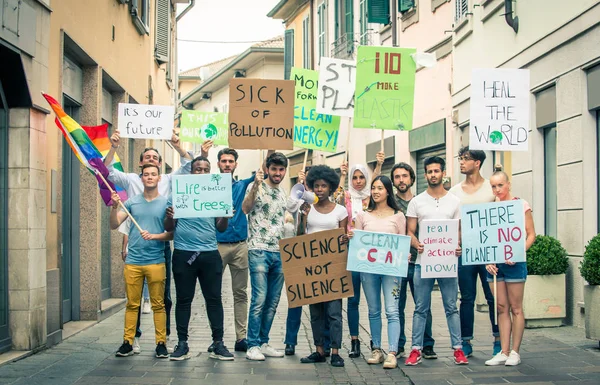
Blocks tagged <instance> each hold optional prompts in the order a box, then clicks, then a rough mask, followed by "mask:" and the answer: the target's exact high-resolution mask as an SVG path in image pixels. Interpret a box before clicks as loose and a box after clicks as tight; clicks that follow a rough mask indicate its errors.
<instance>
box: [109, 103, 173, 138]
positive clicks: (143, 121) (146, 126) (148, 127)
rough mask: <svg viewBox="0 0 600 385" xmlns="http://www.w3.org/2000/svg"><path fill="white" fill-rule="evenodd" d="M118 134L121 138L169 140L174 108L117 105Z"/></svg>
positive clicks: (146, 105)
mask: <svg viewBox="0 0 600 385" xmlns="http://www.w3.org/2000/svg"><path fill="white" fill-rule="evenodd" d="M118 114H119V115H118V122H119V124H118V127H119V133H120V135H121V137H123V138H134V139H163V140H171V138H172V136H173V119H174V117H175V107H173V106H158V105H152V104H128V103H119V112H118Z"/></svg>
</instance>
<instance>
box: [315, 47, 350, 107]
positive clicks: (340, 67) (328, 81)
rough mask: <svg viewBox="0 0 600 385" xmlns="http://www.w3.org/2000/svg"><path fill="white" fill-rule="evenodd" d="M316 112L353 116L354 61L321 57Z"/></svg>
mask: <svg viewBox="0 0 600 385" xmlns="http://www.w3.org/2000/svg"><path fill="white" fill-rule="evenodd" d="M319 68H320V71H319V89H318V90H317V112H318V113H320V114H330V115H337V116H347V117H349V118H351V117H352V116H354V89H355V88H356V62H355V61H353V60H343V59H334V58H330V57H322V58H321V64H320V65H319Z"/></svg>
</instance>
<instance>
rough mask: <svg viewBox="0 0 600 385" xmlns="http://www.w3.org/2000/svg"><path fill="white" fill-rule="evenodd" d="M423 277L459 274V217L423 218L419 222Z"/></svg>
mask: <svg viewBox="0 0 600 385" xmlns="http://www.w3.org/2000/svg"><path fill="white" fill-rule="evenodd" d="M419 241H420V242H421V243H422V244H423V245H424V249H423V254H421V277H422V278H449V277H457V276H458V258H457V256H456V249H457V248H458V219H440V220H423V221H422V222H421V223H420V224H419Z"/></svg>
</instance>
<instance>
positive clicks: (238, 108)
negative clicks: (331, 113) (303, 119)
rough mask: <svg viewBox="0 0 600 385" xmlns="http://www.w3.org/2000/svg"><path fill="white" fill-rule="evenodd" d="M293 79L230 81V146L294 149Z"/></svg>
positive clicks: (236, 147)
mask: <svg viewBox="0 0 600 385" xmlns="http://www.w3.org/2000/svg"><path fill="white" fill-rule="evenodd" d="M294 87H295V85H294V81H293V80H270V79H231V80H230V81H229V137H228V138H229V146H230V147H231V148H235V149H250V150H255V149H258V150H292V149H294Z"/></svg>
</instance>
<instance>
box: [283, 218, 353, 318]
mask: <svg viewBox="0 0 600 385" xmlns="http://www.w3.org/2000/svg"><path fill="white" fill-rule="evenodd" d="M343 234H344V230H343V229H336V230H328V231H318V232H316V233H312V234H307V235H302V236H299V237H294V238H286V239H282V240H280V241H279V251H280V254H281V264H282V265H283V275H284V277H285V291H286V293H287V298H288V306H289V307H290V308H294V307H298V306H302V305H308V304H311V303H319V302H325V301H332V300H334V299H340V298H347V297H352V296H353V295H354V288H353V286H352V274H351V273H350V272H349V271H347V270H346V261H347V257H348V244H347V243H344V242H343V241H342V238H341V237H342V235H343Z"/></svg>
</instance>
